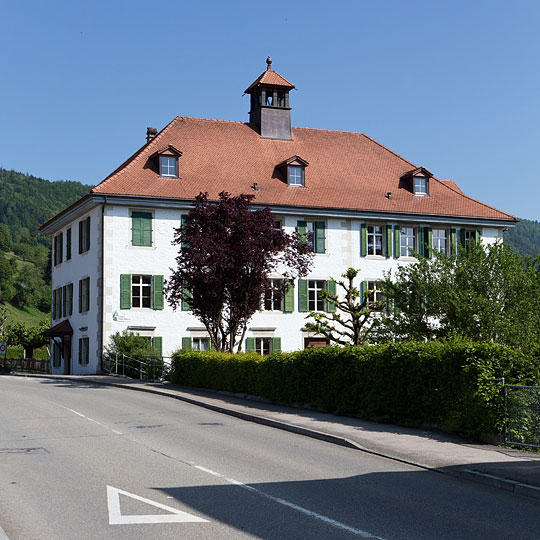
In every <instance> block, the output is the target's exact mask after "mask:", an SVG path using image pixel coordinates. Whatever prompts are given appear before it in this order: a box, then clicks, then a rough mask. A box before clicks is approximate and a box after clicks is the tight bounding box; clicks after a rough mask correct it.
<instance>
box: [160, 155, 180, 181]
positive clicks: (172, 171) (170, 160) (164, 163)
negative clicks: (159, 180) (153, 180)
mask: <svg viewBox="0 0 540 540" xmlns="http://www.w3.org/2000/svg"><path fill="white" fill-rule="evenodd" d="M159 174H160V176H176V177H178V156H164V155H161V156H159Z"/></svg>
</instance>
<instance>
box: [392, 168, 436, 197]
mask: <svg viewBox="0 0 540 540" xmlns="http://www.w3.org/2000/svg"><path fill="white" fill-rule="evenodd" d="M430 178H433V174H431V173H430V172H429V171H428V170H427V169H426V168H424V167H418V168H417V169H413V170H412V171H407V172H406V173H403V174H402V175H401V176H400V178H399V179H400V187H402V188H403V187H404V188H405V189H407V190H409V191H412V193H413V194H414V195H419V196H421V197H427V196H429V179H430Z"/></svg>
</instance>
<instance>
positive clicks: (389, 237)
mask: <svg viewBox="0 0 540 540" xmlns="http://www.w3.org/2000/svg"><path fill="white" fill-rule="evenodd" d="M391 256H392V225H387V226H386V258H387V259H389V258H390V257H391Z"/></svg>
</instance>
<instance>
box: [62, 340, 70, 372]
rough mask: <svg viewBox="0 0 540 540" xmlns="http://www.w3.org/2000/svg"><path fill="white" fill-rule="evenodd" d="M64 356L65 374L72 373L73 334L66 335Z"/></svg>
mask: <svg viewBox="0 0 540 540" xmlns="http://www.w3.org/2000/svg"><path fill="white" fill-rule="evenodd" d="M62 345H63V348H62V356H63V358H64V375H71V336H64V339H63V343H62Z"/></svg>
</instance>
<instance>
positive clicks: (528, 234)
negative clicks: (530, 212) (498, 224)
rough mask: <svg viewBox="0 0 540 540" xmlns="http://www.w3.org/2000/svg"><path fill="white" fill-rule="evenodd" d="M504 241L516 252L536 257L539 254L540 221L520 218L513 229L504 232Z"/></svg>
mask: <svg viewBox="0 0 540 540" xmlns="http://www.w3.org/2000/svg"><path fill="white" fill-rule="evenodd" d="M504 241H505V242H507V243H508V244H510V245H511V246H512V247H513V248H514V250H515V251H517V252H518V253H521V254H522V255H530V256H531V257H536V256H537V255H539V254H540V223H539V222H538V221H531V220H529V219H522V220H521V221H520V222H519V223H518V224H517V225H516V226H515V227H514V228H513V229H508V231H506V232H505V233H504Z"/></svg>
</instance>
